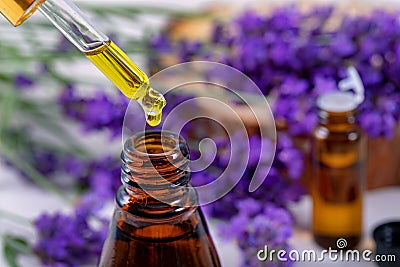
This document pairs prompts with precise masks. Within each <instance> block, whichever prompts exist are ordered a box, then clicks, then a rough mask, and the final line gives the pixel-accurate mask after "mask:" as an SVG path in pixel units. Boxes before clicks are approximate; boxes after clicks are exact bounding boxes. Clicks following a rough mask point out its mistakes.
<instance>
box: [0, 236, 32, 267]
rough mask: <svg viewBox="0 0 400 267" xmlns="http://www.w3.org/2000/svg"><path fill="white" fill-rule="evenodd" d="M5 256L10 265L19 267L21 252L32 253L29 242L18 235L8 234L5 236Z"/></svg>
mask: <svg viewBox="0 0 400 267" xmlns="http://www.w3.org/2000/svg"><path fill="white" fill-rule="evenodd" d="M3 242H4V245H3V252H4V258H5V260H6V262H7V263H8V265H9V266H10V267H19V265H18V262H17V259H18V256H19V255H21V254H30V253H32V250H31V247H30V245H29V243H28V242H27V241H26V240H25V239H23V238H21V237H17V236H12V235H6V236H4V237H3Z"/></svg>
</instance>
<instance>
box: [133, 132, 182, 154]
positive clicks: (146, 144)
mask: <svg viewBox="0 0 400 267" xmlns="http://www.w3.org/2000/svg"><path fill="white" fill-rule="evenodd" d="M179 139H180V137H179V136H178V135H177V134H174V133H171V132H162V131H150V132H142V133H139V134H137V135H134V136H133V148H134V149H135V150H136V151H138V152H140V153H144V154H147V155H160V156H161V155H165V154H169V153H171V152H173V151H174V150H176V149H179V146H178V142H179Z"/></svg>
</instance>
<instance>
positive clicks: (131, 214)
mask: <svg viewBox="0 0 400 267" xmlns="http://www.w3.org/2000/svg"><path fill="white" fill-rule="evenodd" d="M121 158H122V181H123V183H124V185H123V186H122V187H121V188H120V189H119V191H118V193H117V196H116V202H117V207H116V209H115V212H114V217H113V220H112V223H111V226H110V229H109V234H108V237H107V240H106V242H105V244H104V247H103V251H102V255H101V259H100V266H118V267H124V266H147V267H155V266H157V267H161V266H162V267H164V266H166V267H170V266H171V267H174V266H176V267H178V266H190V267H196V266H204V267H213V266H220V262H219V259H218V255H217V252H216V250H215V247H214V244H213V242H212V240H211V237H210V234H209V232H208V228H207V225H206V222H205V220H204V217H203V214H202V211H201V209H200V207H198V200H197V195H196V192H195V190H194V189H193V188H192V187H191V186H190V185H189V184H188V183H189V180H190V173H189V151H188V147H187V145H186V142H185V141H184V140H183V139H182V138H181V137H180V136H179V135H176V134H174V133H170V132H160V131H151V132H146V133H139V134H136V135H134V136H132V137H131V138H130V139H129V140H128V141H127V142H126V143H125V146H124V150H123V152H122V155H121Z"/></svg>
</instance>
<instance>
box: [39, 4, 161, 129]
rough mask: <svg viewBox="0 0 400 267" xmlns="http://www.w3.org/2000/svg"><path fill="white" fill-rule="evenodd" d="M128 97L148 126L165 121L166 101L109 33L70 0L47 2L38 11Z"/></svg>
mask: <svg viewBox="0 0 400 267" xmlns="http://www.w3.org/2000/svg"><path fill="white" fill-rule="evenodd" d="M38 9H39V10H40V11H41V12H42V13H43V14H44V15H45V16H46V17H47V18H48V19H49V20H50V21H51V22H52V23H53V24H54V25H55V26H56V27H57V28H58V29H59V30H60V31H61V32H62V33H63V34H64V35H65V37H67V39H68V40H69V41H70V42H71V43H73V44H74V45H75V46H76V47H77V48H78V49H79V50H80V51H81V52H82V53H84V54H85V55H86V57H87V58H88V59H89V60H90V61H92V62H93V64H94V65H96V67H97V68H98V69H99V70H100V71H101V72H103V73H104V75H106V76H107V78H109V79H110V80H111V81H112V82H113V83H114V84H115V85H116V86H117V87H118V89H119V90H120V91H121V92H122V93H123V94H124V95H125V96H127V97H128V98H130V99H134V100H136V101H138V102H139V104H140V105H141V106H142V108H143V110H144V111H145V113H146V120H147V123H148V124H149V125H151V126H156V125H158V124H159V123H160V121H161V115H162V109H163V107H164V106H165V104H166V102H165V99H164V97H163V95H162V94H161V93H159V92H157V91H156V90H154V89H153V88H151V87H150V84H149V78H148V77H147V75H146V74H145V73H144V72H143V71H142V70H141V69H140V68H139V67H138V66H137V65H136V64H135V63H133V62H132V61H131V60H130V59H129V57H128V56H127V55H126V54H125V53H124V52H123V51H122V50H121V49H120V48H119V47H118V46H116V45H115V44H114V43H113V42H112V41H111V40H110V39H109V38H108V37H107V36H106V35H105V34H103V33H102V32H101V31H99V30H98V29H96V28H95V27H94V26H93V25H91V24H90V23H89V22H88V21H87V20H86V18H85V16H84V15H83V13H82V12H81V11H80V10H79V9H78V8H77V7H76V6H75V5H74V4H73V3H72V2H70V1H68V0H46V1H45V2H44V3H43V4H41V5H40V6H39V8H38Z"/></svg>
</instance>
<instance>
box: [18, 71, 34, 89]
mask: <svg viewBox="0 0 400 267" xmlns="http://www.w3.org/2000/svg"><path fill="white" fill-rule="evenodd" d="M14 84H15V86H16V87H17V88H18V89H20V90H25V89H29V88H31V87H32V86H33V85H34V84H35V82H34V80H33V79H32V78H31V77H29V76H27V75H25V74H22V73H20V74H16V75H15V76H14Z"/></svg>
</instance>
